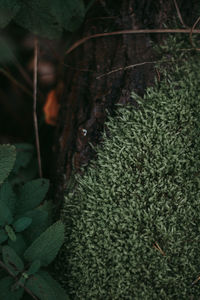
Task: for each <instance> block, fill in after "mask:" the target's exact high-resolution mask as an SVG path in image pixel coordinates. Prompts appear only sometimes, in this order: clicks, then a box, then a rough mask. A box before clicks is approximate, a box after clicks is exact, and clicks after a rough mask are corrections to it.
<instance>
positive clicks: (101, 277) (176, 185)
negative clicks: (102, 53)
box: [57, 54, 200, 300]
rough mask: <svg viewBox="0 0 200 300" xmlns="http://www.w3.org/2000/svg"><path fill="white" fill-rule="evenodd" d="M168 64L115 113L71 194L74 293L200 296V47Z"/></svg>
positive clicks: (68, 272)
mask: <svg viewBox="0 0 200 300" xmlns="http://www.w3.org/2000/svg"><path fill="white" fill-rule="evenodd" d="M169 69H170V70H171V71H170V72H169V70H168V72H165V74H163V79H162V81H161V82H160V83H157V84H156V86H155V87H154V88H149V89H148V90H147V92H146V95H145V97H144V99H142V100H141V99H138V98H137V97H136V96H133V97H134V98H135V99H136V98H137V101H138V103H139V108H137V109H136V108H135V106H131V105H130V106H129V107H122V108H119V109H118V112H117V116H115V118H113V119H112V118H110V119H109V121H108V123H107V125H108V132H109V137H106V134H104V143H103V144H102V145H101V146H100V147H99V148H98V149H97V153H98V159H97V160H96V161H94V162H93V163H92V165H91V167H90V168H89V169H88V170H87V172H86V174H85V175H84V176H83V177H82V178H78V182H79V184H78V187H77V189H76V192H75V193H71V194H68V195H67V196H66V199H65V204H64V208H63V211H62V219H63V221H64V222H65V224H66V242H65V245H64V247H63V249H62V252H61V253H60V256H59V260H58V262H57V267H58V268H59V269H60V273H62V275H61V278H60V279H61V281H62V282H63V284H64V285H65V287H66V289H67V290H68V291H69V292H70V294H71V298H72V299H80V300H90V299H91V300H92V299H97V300H103V299H104V300H108V299H109V300H114V299H118V300H122V299H127V300H128V299H130V300H133V299H137V300H140V299H149V300H151V299H176V300H177V299H179V300H181V299H188V300H189V299H193V300H194V299H199V298H200V281H199V282H196V283H195V284H193V285H192V283H193V282H194V281H195V279H197V278H198V276H199V275H200V57H199V56H198V55H195V56H192V55H191V54H188V55H187V56H184V55H183V57H182V60H181V63H179V65H176V64H175V62H174V63H171V64H170V68H169ZM159 247H160V250H159Z"/></svg>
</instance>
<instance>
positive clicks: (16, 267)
mask: <svg viewBox="0 0 200 300" xmlns="http://www.w3.org/2000/svg"><path fill="white" fill-rule="evenodd" d="M2 256H3V261H4V263H5V265H6V266H7V268H8V269H9V270H10V271H11V272H13V273H14V274H15V275H17V274H18V273H19V272H22V270H23V269H24V263H23V261H22V260H21V258H20V257H19V256H18V255H17V253H16V252H15V251H14V250H13V249H12V248H11V247H9V246H4V247H2Z"/></svg>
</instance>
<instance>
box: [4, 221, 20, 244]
mask: <svg viewBox="0 0 200 300" xmlns="http://www.w3.org/2000/svg"><path fill="white" fill-rule="evenodd" d="M5 231H6V232H7V234H8V237H9V238H10V239H11V241H13V242H15V241H16V239H17V237H16V234H15V232H14V230H13V229H12V227H11V226H9V225H6V226H5Z"/></svg>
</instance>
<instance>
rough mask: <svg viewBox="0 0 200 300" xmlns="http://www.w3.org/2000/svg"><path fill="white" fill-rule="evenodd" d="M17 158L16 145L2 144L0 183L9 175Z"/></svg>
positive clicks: (0, 150) (0, 149)
mask: <svg viewBox="0 0 200 300" xmlns="http://www.w3.org/2000/svg"><path fill="white" fill-rule="evenodd" d="M15 158H16V151H15V147H14V146H11V145H0V184H1V183H2V182H3V181H4V180H5V179H6V177H8V175H9V173H10V171H11V170H12V168H13V166H14V162H15Z"/></svg>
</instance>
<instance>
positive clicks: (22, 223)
mask: <svg viewBox="0 0 200 300" xmlns="http://www.w3.org/2000/svg"><path fill="white" fill-rule="evenodd" d="M31 223H32V219H31V218H29V217H22V218H20V219H18V220H17V221H15V222H14V223H13V227H14V229H15V231H16V232H21V231H24V230H25V229H26V228H27V227H29V226H30V224H31Z"/></svg>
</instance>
